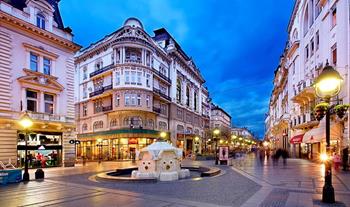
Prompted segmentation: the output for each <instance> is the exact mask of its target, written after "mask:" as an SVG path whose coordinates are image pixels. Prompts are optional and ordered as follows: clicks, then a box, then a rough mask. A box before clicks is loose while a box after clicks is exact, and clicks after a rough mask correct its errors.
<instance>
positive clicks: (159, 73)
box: [153, 68, 171, 83]
mask: <svg viewBox="0 0 350 207" xmlns="http://www.w3.org/2000/svg"><path fill="white" fill-rule="evenodd" d="M153 73H155V74H156V75H158V76H159V77H161V78H163V79H164V80H165V81H167V82H168V83H171V80H170V78H168V77H167V76H166V75H164V74H163V73H161V72H159V71H157V70H156V69H154V68H153Z"/></svg>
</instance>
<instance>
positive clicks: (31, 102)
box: [26, 90, 38, 112]
mask: <svg viewBox="0 0 350 207" xmlns="http://www.w3.org/2000/svg"><path fill="white" fill-rule="evenodd" d="M26 97H27V110H28V111H33V112H37V110H38V109H37V106H38V100H37V98H38V93H37V92H34V91H31V90H27V91H26Z"/></svg>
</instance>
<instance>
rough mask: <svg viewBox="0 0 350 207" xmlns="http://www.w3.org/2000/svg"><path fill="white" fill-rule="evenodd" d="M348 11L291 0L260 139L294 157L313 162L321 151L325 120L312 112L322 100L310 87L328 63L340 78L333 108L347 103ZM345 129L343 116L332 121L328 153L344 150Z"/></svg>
mask: <svg viewBox="0 0 350 207" xmlns="http://www.w3.org/2000/svg"><path fill="white" fill-rule="evenodd" d="M349 8H350V5H349V1H346V0H329V1H326V0H318V1H316V0H296V1H295V5H294V9H293V12H292V15H291V18H290V21H289V25H288V42H287V44H286V47H285V49H284V52H283V54H282V56H281V61H280V66H279V67H278V68H277V70H276V71H275V78H274V89H273V92H272V95H271V98H270V107H269V113H268V114H267V117H266V119H265V125H266V133H265V138H267V139H269V140H270V141H272V143H273V144H274V145H275V146H276V147H283V148H287V149H289V150H290V152H291V154H292V155H293V156H294V157H300V158H307V159H316V158H318V155H319V154H320V153H323V152H324V151H325V121H324V120H321V121H317V120H316V118H315V116H314V112H313V109H314V107H315V105H316V104H317V103H319V102H320V101H321V100H320V99H319V98H317V96H316V93H315V90H314V88H313V87H312V84H313V83H314V81H315V79H316V78H317V77H318V76H319V74H320V73H321V72H322V68H323V67H324V66H325V64H326V63H327V62H328V63H329V64H330V65H331V66H333V67H334V68H335V69H336V70H337V71H338V72H339V73H340V75H341V76H342V77H343V79H344V82H343V87H342V90H341V92H340V93H339V95H338V96H337V97H334V98H333V100H332V103H344V104H345V103H349V102H350V96H349V89H350V85H349V65H350V58H349V57H350V56H349V52H350V48H349V44H350V42H349V40H350V33H349V29H350V28H349V18H350V14H349V11H350V10H349ZM349 124H350V122H349V118H348V115H347V116H346V117H345V118H344V119H342V120H340V119H338V118H336V117H335V116H333V117H332V118H331V148H332V152H337V153H340V152H341V150H342V149H343V148H345V147H347V146H349V144H350V142H349V129H350V127H349ZM286 141H288V142H287V143H286Z"/></svg>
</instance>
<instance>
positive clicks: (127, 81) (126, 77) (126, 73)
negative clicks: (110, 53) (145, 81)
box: [124, 71, 130, 84]
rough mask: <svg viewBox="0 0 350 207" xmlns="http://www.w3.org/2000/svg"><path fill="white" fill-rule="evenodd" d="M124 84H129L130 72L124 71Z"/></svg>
mask: <svg viewBox="0 0 350 207" xmlns="http://www.w3.org/2000/svg"><path fill="white" fill-rule="evenodd" d="M124 73H125V84H130V71H125V72H124Z"/></svg>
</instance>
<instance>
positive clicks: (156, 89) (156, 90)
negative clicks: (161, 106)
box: [153, 87, 171, 101]
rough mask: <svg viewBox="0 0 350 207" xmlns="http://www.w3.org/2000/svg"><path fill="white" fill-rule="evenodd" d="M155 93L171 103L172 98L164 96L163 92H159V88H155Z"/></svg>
mask: <svg viewBox="0 0 350 207" xmlns="http://www.w3.org/2000/svg"><path fill="white" fill-rule="evenodd" d="M153 92H154V93H156V94H157V95H159V96H160V97H162V98H164V99H166V100H168V101H171V98H170V96H168V95H166V94H164V93H163V92H162V91H161V90H159V89H158V88H155V87H153Z"/></svg>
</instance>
